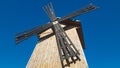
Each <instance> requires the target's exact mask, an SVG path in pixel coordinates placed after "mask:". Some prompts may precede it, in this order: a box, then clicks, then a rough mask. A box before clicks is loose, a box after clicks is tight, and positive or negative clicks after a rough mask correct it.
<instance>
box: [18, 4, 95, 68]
mask: <svg viewBox="0 0 120 68" xmlns="http://www.w3.org/2000/svg"><path fill="white" fill-rule="evenodd" d="M43 9H44V11H45V12H46V14H47V15H48V17H49V18H50V22H49V23H47V24H45V25H42V26H38V27H35V28H33V29H31V30H28V31H24V32H21V33H18V34H16V43H17V44H18V43H20V42H22V41H24V40H26V39H28V38H29V37H31V36H34V35H37V36H38V37H39V35H40V34H42V33H43V32H45V31H46V30H48V29H50V28H51V29H52V31H53V33H51V34H50V35H49V36H52V35H55V38H56V43H57V47H58V52H59V56H60V61H61V66H62V68H64V67H65V66H70V64H71V63H76V61H80V59H81V58H80V57H79V55H80V53H79V51H78V50H77V48H76V47H75V45H74V44H73V42H72V41H71V39H70V38H69V37H68V35H67V34H66V32H65V30H67V29H69V28H73V27H76V26H79V24H78V22H77V21H73V20H72V19H71V18H74V17H76V16H78V15H81V14H83V13H86V12H89V11H92V10H94V9H96V6H94V5H92V4H90V5H88V6H87V7H85V8H83V9H80V10H78V11H75V12H73V13H71V14H69V15H67V16H64V17H63V18H58V17H56V15H55V12H54V8H53V6H52V3H51V2H50V3H49V4H47V5H46V6H44V7H43ZM66 22H72V23H66ZM61 24H63V25H65V26H68V27H62V26H61ZM49 36H48V37H49ZM48 37H45V38H48ZM45 38H39V39H40V40H39V41H42V40H44V39H45ZM70 59H71V60H70ZM64 62H66V64H64Z"/></svg>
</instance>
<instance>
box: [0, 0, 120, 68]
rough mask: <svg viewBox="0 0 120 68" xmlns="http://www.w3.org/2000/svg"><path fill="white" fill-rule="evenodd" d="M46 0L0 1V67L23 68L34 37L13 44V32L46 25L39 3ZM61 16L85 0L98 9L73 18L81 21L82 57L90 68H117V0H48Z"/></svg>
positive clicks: (119, 20) (119, 8)
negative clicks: (83, 43) (82, 36)
mask: <svg viewBox="0 0 120 68" xmlns="http://www.w3.org/2000/svg"><path fill="white" fill-rule="evenodd" d="M49 1H50V0H1V1H0V68H8V67H9V68H25V66H26V64H27V62H28V60H29V58H30V55H31V53H32V51H33V49H34V47H35V45H36V43H37V38H36V37H35V36H33V37H31V38H30V39H28V40H26V41H24V42H22V43H20V44H19V45H15V34H16V33H18V32H21V31H24V30H28V29H31V28H33V27H35V26H38V25H42V24H46V23H47V22H48V21H49V18H48V17H47V15H46V14H45V12H44V11H43V10H42V6H44V5H45V4H47V3H48V2H49ZM52 2H53V5H54V8H55V13H56V15H57V16H58V17H63V16H65V15H67V14H69V13H71V12H73V11H75V10H78V9H80V8H82V7H84V6H87V5H88V4H89V3H93V4H94V5H96V6H98V7H99V8H98V9H96V10H94V11H92V12H89V13H85V14H83V15H80V16H78V17H75V18H74V19H79V20H80V21H81V22H82V27H83V33H84V40H85V44H86V50H85V54H86V58H87V61H88V65H89V67H90V68H120V65H119V64H120V53H119V52H120V5H119V3H120V1H119V0H104V1H103V0H52Z"/></svg>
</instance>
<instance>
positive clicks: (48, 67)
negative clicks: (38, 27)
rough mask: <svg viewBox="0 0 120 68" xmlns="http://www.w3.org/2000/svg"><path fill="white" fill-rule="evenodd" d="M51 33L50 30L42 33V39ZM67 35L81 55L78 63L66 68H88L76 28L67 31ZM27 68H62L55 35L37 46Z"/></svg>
mask: <svg viewBox="0 0 120 68" xmlns="http://www.w3.org/2000/svg"><path fill="white" fill-rule="evenodd" d="M51 33H52V30H51V29H49V30H47V31H45V32H44V33H42V34H41V35H40V37H43V36H46V35H48V34H51ZM66 33H67V35H68V37H69V38H70V39H71V41H72V42H73V43H74V45H75V46H76V48H77V50H78V51H79V53H80V56H79V57H80V61H79V60H78V61H76V63H71V64H70V67H65V68H88V65H87V62H86V58H85V55H84V52H83V48H82V45H81V42H80V39H79V37H78V34H77V31H76V28H72V29H70V30H67V31H66ZM64 64H65V63H64ZM26 68H62V67H61V62H60V56H59V52H58V47H57V43H56V38H55V36H54V35H53V36H51V37H49V38H48V39H45V40H44V41H41V42H39V43H38V44H37V45H36V47H35V49H34V51H33V53H32V55H31V58H30V59H29V61H28V64H27V65H26Z"/></svg>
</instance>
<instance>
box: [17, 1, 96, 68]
mask: <svg viewBox="0 0 120 68" xmlns="http://www.w3.org/2000/svg"><path fill="white" fill-rule="evenodd" d="M43 9H44V10H45V12H46V13H47V15H48V17H49V18H50V23H47V24H45V25H43V26H39V27H36V28H33V29H31V30H28V31H25V32H21V33H19V34H17V35H16V43H19V42H21V41H23V40H25V39H27V38H29V37H31V36H33V35H37V36H38V38H39V42H38V43H37V45H36V47H35V48H34V50H33V53H32V55H31V57H30V59H29V61H28V64H27V65H26V68H88V65H87V62H86V58H85V55H84V52H83V49H84V48H85V44H84V39H83V34H82V27H81V22H80V21H78V20H72V19H71V18H73V17H75V16H78V15H80V14H83V13H85V12H88V11H91V10H94V9H96V7H95V6H93V5H89V6H88V7H86V8H83V9H81V10H78V11H75V12H73V13H72V14H69V15H67V16H65V17H63V18H57V17H56V16H55V13H54V9H53V6H52V3H49V4H48V5H46V6H44V7H43Z"/></svg>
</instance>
